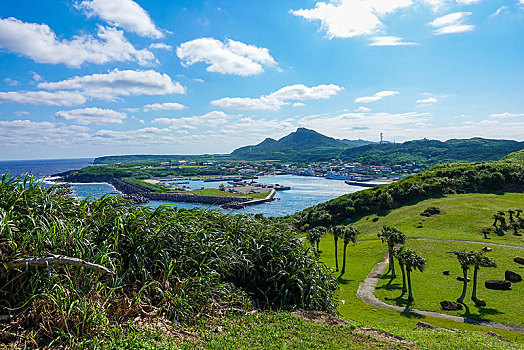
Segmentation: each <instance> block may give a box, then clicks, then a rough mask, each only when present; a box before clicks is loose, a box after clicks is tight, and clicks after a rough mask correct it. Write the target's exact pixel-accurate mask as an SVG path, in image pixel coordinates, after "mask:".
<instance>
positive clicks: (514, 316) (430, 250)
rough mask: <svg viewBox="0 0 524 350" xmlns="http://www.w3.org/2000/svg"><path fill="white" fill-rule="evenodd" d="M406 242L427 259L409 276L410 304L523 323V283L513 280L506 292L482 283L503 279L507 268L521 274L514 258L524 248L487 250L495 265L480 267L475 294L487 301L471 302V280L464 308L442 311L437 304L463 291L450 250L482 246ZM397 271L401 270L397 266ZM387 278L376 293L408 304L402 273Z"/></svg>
mask: <svg viewBox="0 0 524 350" xmlns="http://www.w3.org/2000/svg"><path fill="white" fill-rule="evenodd" d="M406 245H407V246H408V247H409V248H413V249H415V251H417V252H418V253H419V254H420V255H422V256H423V257H425V258H426V260H427V264H426V270H425V271H424V272H423V273H420V272H415V273H413V274H412V277H411V279H412V283H413V288H414V290H413V293H414V297H415V301H414V302H413V303H412V304H411V305H412V306H413V307H415V308H418V309H421V310H429V311H436V312H440V313H447V314H450V315H456V316H463V317H468V318H473V319H479V320H488V321H493V322H504V323H513V324H519V325H524V314H523V313H522V310H524V282H518V283H513V284H512V286H511V290H507V291H497V290H490V289H487V288H485V286H484V281H485V280H486V279H497V280H500V279H502V280H503V279H504V272H505V271H506V270H512V271H515V272H517V273H520V274H523V273H524V270H523V269H520V268H519V266H522V265H519V264H517V263H515V262H514V261H513V258H514V257H515V256H522V255H524V250H519V249H512V248H502V247H492V248H493V251H491V252H488V253H486V255H487V256H489V257H491V258H493V260H495V261H496V262H497V264H498V267H497V268H481V269H480V271H479V280H478V285H477V296H478V298H480V299H484V300H485V301H486V303H487V306H486V307H477V306H475V304H474V303H473V302H472V301H471V290H472V282H470V283H468V289H467V294H466V298H465V299H464V303H465V304H466V306H467V307H466V308H465V309H464V310H462V311H443V310H441V308H440V304H439V303H440V302H441V301H442V300H451V301H455V300H456V299H457V298H458V297H459V296H460V294H461V293H462V282H460V281H457V278H456V277H457V276H461V275H462V269H461V268H460V265H459V263H458V261H457V259H456V258H455V256H454V255H453V254H451V253H450V252H452V251H455V250H468V251H469V250H475V251H478V250H480V248H481V247H482V246H479V245H474V244H467V243H453V242H428V241H409V242H408V243H407V244H406ZM445 270H449V271H450V274H449V276H445V275H443V274H442V271H445ZM397 271H398V272H399V273H400V269H399V268H398V266H397ZM468 277H470V278H471V279H472V280H473V271H472V270H469V271H468ZM390 281H391V280H390V278H389V276H384V277H383V278H381V279H380V280H379V283H378V285H377V289H376V292H375V295H376V296H377V297H378V298H379V299H381V300H383V301H384V302H386V303H388V304H395V305H400V306H405V305H407V295H405V296H404V297H402V298H401V297H400V295H401V288H402V277H401V275H399V277H397V278H396V279H395V280H394V281H393V282H392V283H390Z"/></svg>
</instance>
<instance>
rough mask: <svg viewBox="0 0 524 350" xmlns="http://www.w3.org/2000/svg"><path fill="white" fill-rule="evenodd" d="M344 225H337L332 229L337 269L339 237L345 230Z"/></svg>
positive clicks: (336, 268)
mask: <svg viewBox="0 0 524 350" xmlns="http://www.w3.org/2000/svg"><path fill="white" fill-rule="evenodd" d="M343 227H344V226H343V225H339V226H335V227H333V229H332V230H331V233H332V234H333V240H334V241H335V271H338V239H339V238H340V237H341V235H340V233H341V231H342V230H343Z"/></svg>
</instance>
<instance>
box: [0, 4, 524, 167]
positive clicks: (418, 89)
mask: <svg viewBox="0 0 524 350" xmlns="http://www.w3.org/2000/svg"><path fill="white" fill-rule="evenodd" d="M298 126H304V127H308V128H312V129H315V130H317V131H319V132H321V133H323V134H326V135H328V136H332V137H336V138H347V139H358V138H363V139H369V140H378V138H379V134H380V133H381V132H382V133H384V136H385V139H387V140H392V141H393V140H394V141H397V142H400V141H405V140H411V139H420V138H424V137H426V138H430V139H440V140H447V139H450V138H469V137H476V136H480V137H486V138H507V139H516V140H524V0H489V1H488V0H325V1H309V0H306V1H304V0H303V1H293V0H292V1H277V0H268V1H242V2H238V1H180V0H177V1H154V2H153V1H144V0H137V1H132V0H77V1H66V0H53V1H36V0H18V1H10V2H6V1H4V2H2V4H1V5H0V142H1V143H2V148H1V149H0V159H36V158H74V157H92V156H99V155H109V154H137V153H139V154H142V153H146V154H147V153H155V154H197V153H228V152H230V151H232V150H233V149H235V148H237V147H239V146H243V145H246V144H254V143H258V142H260V141H262V140H263V139H264V138H266V137H273V138H279V137H282V136H284V135H286V134H287V133H289V132H291V131H293V130H295V129H296V128H297V127H298Z"/></svg>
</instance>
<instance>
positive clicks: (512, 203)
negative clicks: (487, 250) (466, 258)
mask: <svg viewBox="0 0 524 350" xmlns="http://www.w3.org/2000/svg"><path fill="white" fill-rule="evenodd" d="M429 206H435V207H438V208H440V210H441V214H438V215H433V216H430V217H428V218H426V217H423V216H420V213H422V212H423V211H424V210H425V209H426V208H428V207H429ZM517 208H520V209H524V193H504V194H479V193H475V194H460V195H449V196H446V197H443V198H437V199H428V200H425V201H422V202H419V203H416V204H413V205H407V206H404V207H401V208H398V209H395V210H393V211H391V212H389V213H384V214H379V215H370V216H366V217H363V218H361V219H360V220H358V221H356V222H355V227H356V228H358V229H359V230H360V231H361V233H362V235H361V236H360V239H363V238H376V237H377V233H379V232H380V229H381V228H382V226H383V225H387V226H395V227H397V228H398V229H399V230H401V231H402V232H403V233H404V234H405V235H406V236H407V237H408V238H420V237H426V238H445V239H459V240H472V241H485V242H490V243H503V244H510V245H518V246H524V236H515V235H514V234H513V232H512V231H511V230H509V231H507V232H506V234H505V235H504V236H498V235H496V234H491V235H490V239H489V240H485V239H484V238H483V237H484V236H483V235H482V229H483V228H489V227H492V226H491V225H492V224H493V219H492V216H493V214H496V213H497V211H499V210H504V211H506V210H509V209H517ZM523 215H524V214H523ZM506 216H507V215H506ZM418 226H422V228H417V227H418ZM521 233H523V234H524V230H522V229H521Z"/></svg>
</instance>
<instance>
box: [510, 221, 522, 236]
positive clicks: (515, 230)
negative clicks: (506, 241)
mask: <svg viewBox="0 0 524 350" xmlns="http://www.w3.org/2000/svg"><path fill="white" fill-rule="evenodd" d="M510 226H511V228H512V229H513V234H514V235H515V236H519V227H520V224H519V223H518V222H516V221H514V222H512V223H511V224H510Z"/></svg>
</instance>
